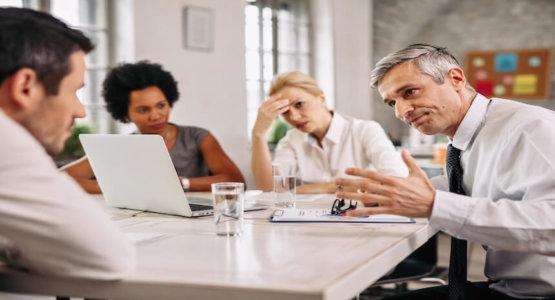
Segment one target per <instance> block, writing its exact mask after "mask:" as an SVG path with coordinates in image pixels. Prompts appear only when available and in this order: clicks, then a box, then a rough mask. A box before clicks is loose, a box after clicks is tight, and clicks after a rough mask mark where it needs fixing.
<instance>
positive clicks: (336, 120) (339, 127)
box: [308, 112, 347, 146]
mask: <svg viewBox="0 0 555 300" xmlns="http://www.w3.org/2000/svg"><path fill="white" fill-rule="evenodd" d="M346 125H347V120H346V119H345V117H343V116H342V115H340V114H338V113H337V112H333V117H332V118H331V123H330V128H328V132H327V133H326V136H324V140H328V141H330V142H331V143H332V144H337V143H339V142H340V141H341V135H342V134H343V131H344V129H345V126H346ZM308 141H309V143H310V144H311V145H316V146H317V145H318V143H317V141H316V138H315V137H314V136H313V135H312V134H308Z"/></svg>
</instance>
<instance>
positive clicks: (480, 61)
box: [472, 57, 486, 68]
mask: <svg viewBox="0 0 555 300" xmlns="http://www.w3.org/2000/svg"><path fill="white" fill-rule="evenodd" d="M472 64H473V65H474V66H475V67H476V68H480V67H483V66H484V65H485V64H486V60H485V59H484V58H482V57H475V58H474V59H473V60H472Z"/></svg>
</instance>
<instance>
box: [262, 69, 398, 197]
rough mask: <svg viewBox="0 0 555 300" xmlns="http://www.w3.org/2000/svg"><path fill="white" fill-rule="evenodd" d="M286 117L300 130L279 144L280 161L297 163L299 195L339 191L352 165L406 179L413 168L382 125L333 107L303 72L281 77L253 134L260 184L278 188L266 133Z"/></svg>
mask: <svg viewBox="0 0 555 300" xmlns="http://www.w3.org/2000/svg"><path fill="white" fill-rule="evenodd" d="M279 115H281V116H282V117H283V119H285V121H286V122H287V123H289V124H290V125H291V126H293V127H294V128H293V129H291V130H290V131H289V132H288V133H287V135H286V136H285V137H284V138H283V139H282V140H281V141H280V142H279V143H278V145H277V147H276V150H275V156H274V161H273V162H274V163H294V164H296V165H297V168H298V170H299V176H300V178H298V179H300V180H301V182H303V183H304V184H303V185H301V186H299V187H298V188H297V192H298V193H333V192H335V185H334V184H333V180H334V178H336V177H343V176H346V175H345V169H346V168H350V167H356V168H368V169H372V170H377V171H380V172H383V173H384V174H387V175H393V176H400V177H405V176H406V175H407V174H408V171H407V168H406V166H405V164H404V163H403V161H402V160H401V157H400V155H399V154H398V153H397V152H396V151H395V148H394V147H393V144H392V143H391V141H390V140H389V139H388V137H387V135H386V134H385V132H384V130H383V129H382V127H381V126H380V125H379V124H378V123H376V122H374V121H365V120H358V119H354V118H351V117H348V116H344V115H341V114H339V113H337V112H334V111H331V110H329V109H328V108H327V106H326V102H325V96H324V93H323V92H322V90H321V89H320V88H319V87H318V85H317V84H316V81H315V80H314V79H313V78H312V77H310V76H308V75H306V74H304V73H301V72H288V73H283V74H280V75H278V76H276V77H275V78H274V79H273V81H272V84H271V87H270V92H269V98H268V99H267V100H266V101H265V102H264V103H263V104H262V105H261V107H260V109H259V110H258V116H257V119H256V123H255V125H254V128H253V131H252V143H253V145H252V160H251V169H252V172H253V174H254V177H255V180H256V185H257V186H258V188H260V189H262V190H264V191H270V190H272V184H273V183H272V157H271V154H270V150H269V148H268V143H267V140H266V133H267V131H268V129H269V128H270V125H271V124H272V122H273V121H274V120H275V119H276V118H277V117H278V116H279Z"/></svg>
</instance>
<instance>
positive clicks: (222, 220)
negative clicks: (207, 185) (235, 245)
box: [212, 182, 245, 236]
mask: <svg viewBox="0 0 555 300" xmlns="http://www.w3.org/2000/svg"><path fill="white" fill-rule="evenodd" d="M244 195H245V186H244V184H243V183H239V182H222V183H213V184H212V202H213V205H214V224H215V226H216V234H217V235H223V236H237V235H241V233H242V232H243V207H244V201H245V200H244V198H245V197H244Z"/></svg>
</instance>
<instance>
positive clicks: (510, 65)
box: [495, 52, 518, 72]
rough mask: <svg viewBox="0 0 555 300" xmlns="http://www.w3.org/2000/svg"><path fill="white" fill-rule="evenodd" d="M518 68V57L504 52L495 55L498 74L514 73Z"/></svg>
mask: <svg viewBox="0 0 555 300" xmlns="http://www.w3.org/2000/svg"><path fill="white" fill-rule="evenodd" d="M517 66H518V55H516V54H515V53H510V52H504V53H499V54H497V55H495V71H496V72H514V71H516V68H517Z"/></svg>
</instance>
